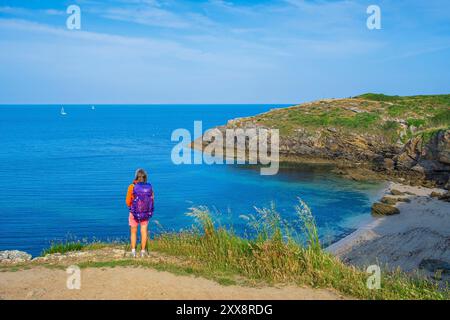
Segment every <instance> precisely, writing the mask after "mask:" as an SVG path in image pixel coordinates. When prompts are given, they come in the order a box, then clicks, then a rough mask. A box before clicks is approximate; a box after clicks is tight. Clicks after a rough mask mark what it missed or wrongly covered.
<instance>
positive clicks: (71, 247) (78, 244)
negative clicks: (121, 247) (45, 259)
mask: <svg viewBox="0 0 450 320" xmlns="http://www.w3.org/2000/svg"><path fill="white" fill-rule="evenodd" d="M111 245H113V243H105V242H99V241H97V242H89V243H88V242H86V241H81V240H76V241H74V240H67V241H64V242H54V243H52V244H51V245H50V247H49V248H46V249H44V250H43V251H42V253H41V256H45V255H47V254H54V253H61V254H63V253H66V252H73V251H83V250H96V249H101V248H104V247H107V246H111Z"/></svg>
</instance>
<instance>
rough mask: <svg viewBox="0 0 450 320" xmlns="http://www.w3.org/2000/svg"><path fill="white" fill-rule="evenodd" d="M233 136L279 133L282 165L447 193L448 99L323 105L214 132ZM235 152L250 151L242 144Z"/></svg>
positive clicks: (382, 98)
mask: <svg viewBox="0 0 450 320" xmlns="http://www.w3.org/2000/svg"><path fill="white" fill-rule="evenodd" d="M236 128H241V129H253V128H256V129H258V128H266V129H278V130H279V133H280V142H279V145H280V161H281V162H282V163H285V164H299V163H332V164H334V165H335V169H334V172H336V173H338V174H341V175H344V176H346V177H348V178H351V179H355V180H390V181H396V182H400V183H404V184H410V185H423V186H427V187H441V188H445V189H447V190H448V189H449V188H450V182H449V173H450V95H435V96H412V97H399V96H386V95H381V94H365V95H361V96H357V97H353V98H348V99H326V100H319V101H314V102H309V103H304V104H300V105H295V106H292V107H288V108H280V109H273V110H271V111H269V112H266V113H263V114H259V115H256V116H252V117H247V118H238V119H233V120H230V121H228V123H227V124H225V125H223V126H219V127H217V129H219V130H220V131H222V132H223V133H225V130H226V129H236ZM211 142H212V141H208V140H207V139H203V141H202V146H203V147H206V146H208V145H209V144H210V143H211ZM237 148H238V149H244V150H248V141H246V140H244V142H243V143H242V142H241V144H240V145H239V141H238V145H237ZM224 153H225V156H226V150H224Z"/></svg>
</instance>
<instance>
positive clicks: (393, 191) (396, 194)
mask: <svg viewBox="0 0 450 320" xmlns="http://www.w3.org/2000/svg"><path fill="white" fill-rule="evenodd" d="M391 194H392V195H394V196H402V195H404V193H403V192H401V191H399V190H397V189H392V190H391Z"/></svg>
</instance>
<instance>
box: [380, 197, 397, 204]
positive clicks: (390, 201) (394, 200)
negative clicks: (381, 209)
mask: <svg viewBox="0 0 450 320" xmlns="http://www.w3.org/2000/svg"><path fill="white" fill-rule="evenodd" d="M380 202H382V203H385V204H390V205H395V204H396V203H397V198H392V197H383V198H381V200H380Z"/></svg>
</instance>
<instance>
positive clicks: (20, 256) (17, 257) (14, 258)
mask: <svg viewBox="0 0 450 320" xmlns="http://www.w3.org/2000/svg"><path fill="white" fill-rule="evenodd" d="M28 260H31V254H29V253H26V252H24V251H19V250H5V251H0V263H16V262H25V261H28Z"/></svg>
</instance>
